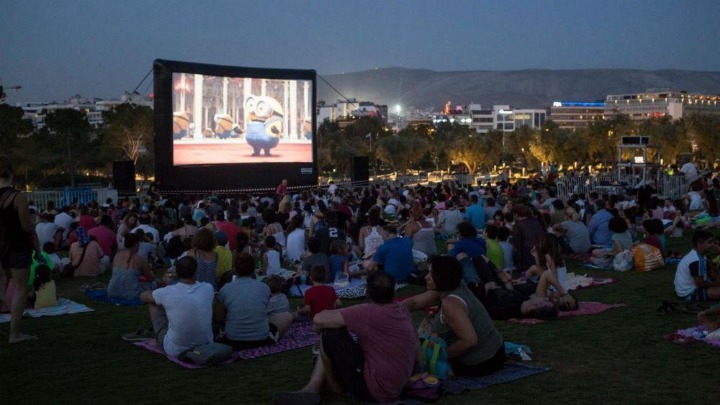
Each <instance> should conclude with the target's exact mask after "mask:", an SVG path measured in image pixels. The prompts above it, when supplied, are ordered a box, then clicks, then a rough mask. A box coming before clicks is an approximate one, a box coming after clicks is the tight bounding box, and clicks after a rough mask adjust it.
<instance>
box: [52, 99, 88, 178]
mask: <svg viewBox="0 0 720 405" xmlns="http://www.w3.org/2000/svg"><path fill="white" fill-rule="evenodd" d="M45 124H46V126H45V127H44V128H43V130H44V131H42V133H41V136H42V137H44V138H45V139H46V140H47V141H48V142H44V143H43V144H44V145H45V146H46V147H47V148H50V152H55V158H56V164H57V167H61V168H62V169H63V171H64V172H65V173H68V174H69V175H70V185H71V186H72V187H75V185H76V176H77V174H78V171H79V169H81V168H85V167H87V164H86V163H87V162H89V161H92V157H93V156H94V155H96V154H97V149H96V148H95V147H97V143H94V142H93V136H94V133H93V131H92V128H91V127H90V124H89V123H88V120H87V116H86V115H85V114H84V113H83V112H81V111H78V110H73V109H69V108H66V109H59V110H55V111H52V112H50V113H49V114H47V116H46V117H45Z"/></svg>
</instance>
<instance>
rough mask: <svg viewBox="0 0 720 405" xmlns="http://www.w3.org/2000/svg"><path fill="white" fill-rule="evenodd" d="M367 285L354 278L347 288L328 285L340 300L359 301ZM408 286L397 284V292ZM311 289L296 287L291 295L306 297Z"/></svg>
mask: <svg viewBox="0 0 720 405" xmlns="http://www.w3.org/2000/svg"><path fill="white" fill-rule="evenodd" d="M366 284H367V280H365V279H364V278H354V279H352V280H350V282H349V283H348V285H347V286H345V287H338V286H336V285H334V284H327V285H329V286H330V287H333V288H334V289H335V292H336V293H337V296H338V298H340V299H349V300H353V299H358V298H365V295H366V291H365V285H366ZM405 286H407V283H399V284H395V291H397V290H399V289H401V288H403V287H405ZM310 287H312V286H310V285H294V286H292V288H290V294H292V296H293V297H302V296H305V291H307V290H308V289H309V288H310Z"/></svg>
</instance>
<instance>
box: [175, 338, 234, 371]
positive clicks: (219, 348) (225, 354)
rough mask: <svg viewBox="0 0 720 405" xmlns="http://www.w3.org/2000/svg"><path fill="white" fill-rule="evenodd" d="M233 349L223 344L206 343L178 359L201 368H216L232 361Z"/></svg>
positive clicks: (186, 351) (182, 354)
mask: <svg viewBox="0 0 720 405" xmlns="http://www.w3.org/2000/svg"><path fill="white" fill-rule="evenodd" d="M232 355H233V348H232V347H231V346H228V345H225V344H222V343H216V342H211V343H206V344H204V345H199V346H195V347H193V348H192V349H188V350H185V351H184V352H182V353H180V355H179V356H178V358H179V359H180V360H182V361H187V362H190V363H193V364H197V365H199V366H214V365H216V364H219V363H222V362H224V361H226V360H228V359H230V358H231V357H232Z"/></svg>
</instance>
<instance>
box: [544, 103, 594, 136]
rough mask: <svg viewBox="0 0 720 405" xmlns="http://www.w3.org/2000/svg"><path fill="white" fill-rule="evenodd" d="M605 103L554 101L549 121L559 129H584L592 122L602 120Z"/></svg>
mask: <svg viewBox="0 0 720 405" xmlns="http://www.w3.org/2000/svg"><path fill="white" fill-rule="evenodd" d="M604 114H605V102H603V101H596V102H587V101H555V102H554V103H553V105H552V107H550V119H551V120H553V122H554V123H556V124H557V125H558V126H559V127H560V128H561V129H571V130H573V131H575V130H577V129H580V128H585V127H587V126H588V123H590V122H591V121H594V120H602V119H604V116H605V115H604Z"/></svg>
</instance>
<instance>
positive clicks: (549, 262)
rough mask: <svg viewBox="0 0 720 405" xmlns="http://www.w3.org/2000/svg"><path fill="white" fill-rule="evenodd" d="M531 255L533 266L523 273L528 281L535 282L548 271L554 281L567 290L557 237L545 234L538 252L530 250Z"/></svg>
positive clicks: (565, 272)
mask: <svg viewBox="0 0 720 405" xmlns="http://www.w3.org/2000/svg"><path fill="white" fill-rule="evenodd" d="M531 253H532V255H533V257H534V258H535V264H534V265H532V266H530V268H529V269H527V271H525V277H527V279H528V280H532V281H533V282H537V280H539V279H540V276H541V275H542V274H543V273H545V272H546V271H549V272H551V273H552V274H553V276H554V277H555V279H557V281H558V282H559V283H560V285H561V286H562V288H563V289H564V290H567V288H568V281H567V268H566V267H565V262H564V261H563V258H562V254H561V253H560V242H559V241H558V238H557V236H555V235H553V234H545V236H544V237H543V240H542V242H540V249H539V251H538V249H537V248H532V251H531Z"/></svg>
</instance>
